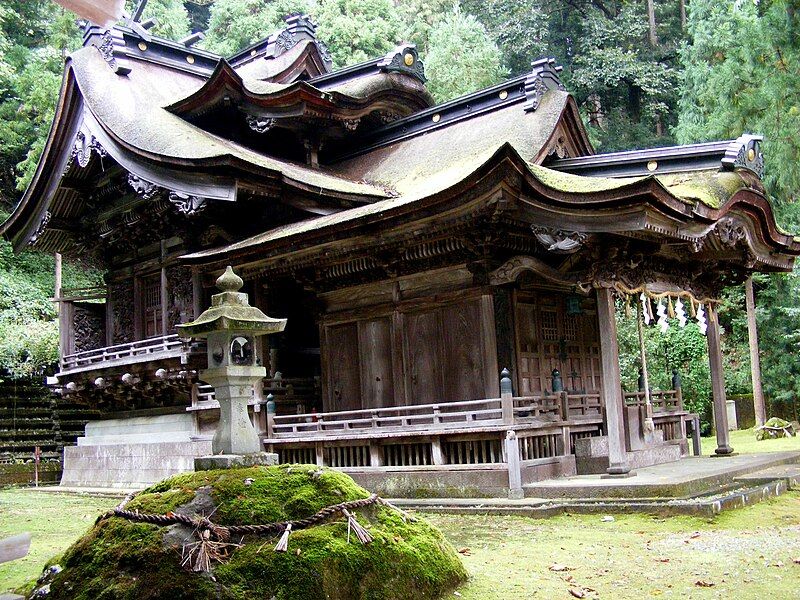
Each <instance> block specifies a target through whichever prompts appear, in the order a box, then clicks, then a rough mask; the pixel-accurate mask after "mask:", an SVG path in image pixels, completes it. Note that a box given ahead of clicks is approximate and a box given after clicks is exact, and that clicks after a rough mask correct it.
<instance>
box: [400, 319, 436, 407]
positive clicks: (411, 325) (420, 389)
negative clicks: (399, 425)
mask: <svg viewBox="0 0 800 600" xmlns="http://www.w3.org/2000/svg"><path fill="white" fill-rule="evenodd" d="M440 321H441V319H440V315H439V310H438V309H435V310H428V311H420V312H414V313H408V314H407V315H406V317H405V336H404V340H405V344H404V345H405V350H406V352H405V354H406V361H405V363H406V364H405V372H406V390H407V394H406V397H407V400H408V403H409V404H428V403H431V402H440V401H441V398H442V393H443V391H444V386H443V383H442V359H441V356H442V348H441V342H442V335H441V325H440Z"/></svg>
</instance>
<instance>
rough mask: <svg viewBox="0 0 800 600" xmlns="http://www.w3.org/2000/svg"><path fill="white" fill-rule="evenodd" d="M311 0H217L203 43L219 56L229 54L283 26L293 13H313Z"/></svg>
mask: <svg viewBox="0 0 800 600" xmlns="http://www.w3.org/2000/svg"><path fill="white" fill-rule="evenodd" d="M316 7H317V4H316V2H315V1H314V0H275V1H273V2H266V1H265V0H216V2H214V4H212V5H211V16H210V18H209V22H208V30H207V31H206V39H205V40H204V42H203V45H204V47H205V48H206V49H208V50H210V51H212V52H216V53H217V54H220V55H222V56H231V55H232V54H235V53H236V52H238V51H239V50H241V49H242V48H246V47H247V46H249V45H250V44H253V43H255V42H257V41H259V40H261V39H263V38H265V37H267V36H268V35H269V34H271V33H273V32H274V31H277V30H278V29H280V28H281V27H283V24H284V23H283V19H284V17H286V16H288V15H290V14H292V13H298V12H299V13H307V14H312V13H313V12H314V10H316Z"/></svg>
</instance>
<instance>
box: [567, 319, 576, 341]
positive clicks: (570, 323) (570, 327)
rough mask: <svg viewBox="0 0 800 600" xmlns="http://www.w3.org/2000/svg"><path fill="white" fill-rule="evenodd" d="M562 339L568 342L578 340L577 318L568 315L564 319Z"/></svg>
mask: <svg viewBox="0 0 800 600" xmlns="http://www.w3.org/2000/svg"><path fill="white" fill-rule="evenodd" d="M564 339H565V340H567V341H569V342H573V341H575V340H577V339H578V317H576V316H574V315H568V316H566V317H565V318H564Z"/></svg>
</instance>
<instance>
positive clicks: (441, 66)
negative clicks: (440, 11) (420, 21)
mask: <svg viewBox="0 0 800 600" xmlns="http://www.w3.org/2000/svg"><path fill="white" fill-rule="evenodd" d="M427 45H428V53H427V55H426V56H425V61H426V62H425V69H426V73H427V74H428V76H429V77H430V81H429V82H428V90H430V92H431V94H433V97H434V98H435V99H436V100H437V101H438V102H443V101H445V100H449V99H451V98H455V97H456V96H460V95H463V94H466V93H468V92H473V91H475V90H479V89H481V88H485V87H488V86H490V85H492V84H494V83H497V82H498V81H500V80H501V79H502V78H503V76H504V74H505V73H504V69H503V68H502V66H501V63H500V49H499V48H498V47H497V45H496V44H495V43H494V42H493V41H492V40H491V39H490V38H489V36H488V34H487V33H486V29H485V28H484V27H483V25H481V24H480V23H479V22H478V20H477V19H476V18H475V17H473V16H472V15H468V14H466V13H464V12H463V11H461V9H460V7H459V6H458V4H456V5H454V7H453V9H452V11H451V12H450V13H449V14H448V15H447V16H446V17H445V18H444V19H443V20H442V21H440V22H439V23H438V24H437V25H435V26H434V27H433V28H432V29H431V31H430V38H429V40H428V44H427Z"/></svg>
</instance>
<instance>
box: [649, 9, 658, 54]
mask: <svg viewBox="0 0 800 600" xmlns="http://www.w3.org/2000/svg"><path fill="white" fill-rule="evenodd" d="M647 22H648V23H649V25H650V46H652V47H653V48H655V47H656V46H658V36H657V35H656V4H655V0H647Z"/></svg>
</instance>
